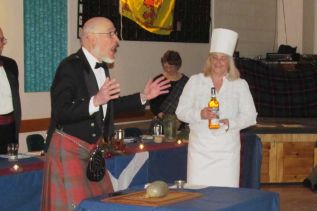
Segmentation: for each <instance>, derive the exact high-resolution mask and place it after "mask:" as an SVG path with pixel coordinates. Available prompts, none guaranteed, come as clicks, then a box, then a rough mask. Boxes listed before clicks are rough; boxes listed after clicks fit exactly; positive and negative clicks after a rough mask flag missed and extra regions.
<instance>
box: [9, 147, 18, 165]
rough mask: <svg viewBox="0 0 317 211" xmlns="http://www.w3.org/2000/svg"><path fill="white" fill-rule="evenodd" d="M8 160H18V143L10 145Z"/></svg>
mask: <svg viewBox="0 0 317 211" xmlns="http://www.w3.org/2000/svg"><path fill="white" fill-rule="evenodd" d="M7 149H8V150H7V151H8V160H9V161H16V160H18V151H19V144H18V143H9V144H8V148H7Z"/></svg>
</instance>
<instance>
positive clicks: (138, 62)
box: [0, 0, 317, 146]
mask: <svg viewBox="0 0 317 211" xmlns="http://www.w3.org/2000/svg"><path fill="white" fill-rule="evenodd" d="M218 1H219V0H218ZM222 1H228V0H222ZM230 1H232V0H230ZM234 1H235V2H238V3H239V4H241V5H242V7H244V6H245V5H248V4H250V3H251V2H255V0H253V1H250V0H234ZM256 1H258V2H259V3H261V5H263V4H264V3H263V2H267V1H266V0H256ZM277 1H278V2H280V1H281V0H277ZM212 2H213V1H212ZM269 2H271V0H270V1H269ZM285 2H286V5H287V11H288V14H289V15H287V22H288V23H289V24H288V27H289V28H292V27H294V29H289V30H288V43H290V44H292V45H295V46H300V48H301V43H302V37H301V31H302V24H301V21H302V18H301V16H302V8H303V6H302V0H285ZM262 3H263V4H262ZM68 11H69V13H68V19H69V20H68V22H69V28H68V49H69V51H68V52H69V53H72V52H75V51H77V49H78V48H79V42H78V39H77V38H76V37H77V35H76V33H77V29H76V22H77V1H76V0H68ZM280 11H281V10H280V9H279V7H278V13H279V12H280ZM315 11H317V6H316V1H315ZM221 12H223V13H226V12H227V10H223V11H221ZM248 12H252V13H253V14H254V11H250V10H244V13H248ZM237 19H238V18H237ZM315 20H316V17H315ZM315 24H316V21H315ZM278 25H279V26H278V42H279V43H284V40H283V39H285V36H284V35H283V30H282V27H281V26H282V24H281V23H280V22H279V24H278ZM0 26H1V27H2V29H3V31H4V34H5V36H6V38H7V39H8V44H7V45H6V46H5V48H4V51H3V54H4V55H6V56H9V57H12V58H14V59H15V60H16V61H17V63H18V66H19V71H20V76H19V81H20V93H21V101H22V108H23V109H22V119H24V120H27V119H39V118H48V117H49V116H50V99H49V93H48V92H41V93H24V90H23V87H24V78H23V75H24V61H23V58H24V54H23V46H24V45H23V42H24V41H23V0H14V1H12V0H0ZM299 28H300V29H301V31H299V30H298V29H299ZM315 34H317V29H316V28H315ZM316 39H317V36H315V44H316V43H317V42H316ZM167 49H175V50H178V51H179V52H180V54H181V56H182V58H183V60H184V62H183V63H184V64H183V67H182V71H183V72H184V73H186V74H188V75H192V74H195V73H197V72H200V70H201V68H202V65H203V62H204V60H205V58H206V56H207V53H208V50H209V44H195V43H164V42H133V41H122V42H121V43H120V48H119V50H118V53H117V60H116V64H115V66H114V68H113V69H112V70H111V71H112V75H113V77H115V78H117V79H118V80H119V82H120V83H121V88H122V94H129V93H133V92H136V91H138V90H140V89H141V88H142V87H143V85H144V83H145V81H144V80H145V79H147V78H150V77H152V76H154V75H156V74H157V73H159V72H160V71H161V67H160V57H161V55H162V54H163V53H164V52H165V50H167ZM314 52H315V53H316V52H317V47H316V45H315V48H314ZM246 55H247V54H246ZM250 55H251V54H250ZM253 55H256V54H253ZM142 77H143V79H142V80H140V78H142ZM40 132H41V133H43V134H44V133H45V131H40ZM26 135H27V134H26V133H23V134H21V141H20V143H21V145H23V144H25V143H24V140H25V136H26ZM24 146H25V145H24Z"/></svg>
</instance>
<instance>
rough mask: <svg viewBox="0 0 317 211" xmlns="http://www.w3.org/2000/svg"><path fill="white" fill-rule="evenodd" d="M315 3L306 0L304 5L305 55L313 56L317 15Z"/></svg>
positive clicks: (311, 0)
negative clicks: (316, 15) (316, 18)
mask: <svg viewBox="0 0 317 211" xmlns="http://www.w3.org/2000/svg"><path fill="white" fill-rule="evenodd" d="M314 1H315V0H306V1H304V4H303V14H304V17H303V37H304V38H305V39H303V53H306V54H312V53H313V52H314V45H312V43H314V39H315V37H314V31H315V27H314V25H315V24H313V23H315V13H314V9H315V7H314Z"/></svg>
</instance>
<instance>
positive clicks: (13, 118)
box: [0, 28, 21, 154]
mask: <svg viewBox="0 0 317 211" xmlns="http://www.w3.org/2000/svg"><path fill="white" fill-rule="evenodd" d="M6 44H7V39H6V38H5V37H4V35H3V31H2V29H1V28H0V154H6V153H7V145H8V144H9V143H19V130H20V124H21V103H20V94H19V80H18V78H19V77H18V75H19V71H18V66H17V63H16V62H15V61H14V60H13V59H11V58H8V57H5V56H2V50H3V47H4V46H5V45H6Z"/></svg>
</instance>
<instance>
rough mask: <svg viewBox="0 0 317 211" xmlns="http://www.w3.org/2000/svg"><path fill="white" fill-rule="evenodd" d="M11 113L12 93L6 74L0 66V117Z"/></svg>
mask: <svg viewBox="0 0 317 211" xmlns="http://www.w3.org/2000/svg"><path fill="white" fill-rule="evenodd" d="M12 111H13V103H12V93H11V88H10V84H9V80H8V77H7V74H6V72H5V70H4V68H3V66H0V115H3V114H8V113H11V112H12Z"/></svg>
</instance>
